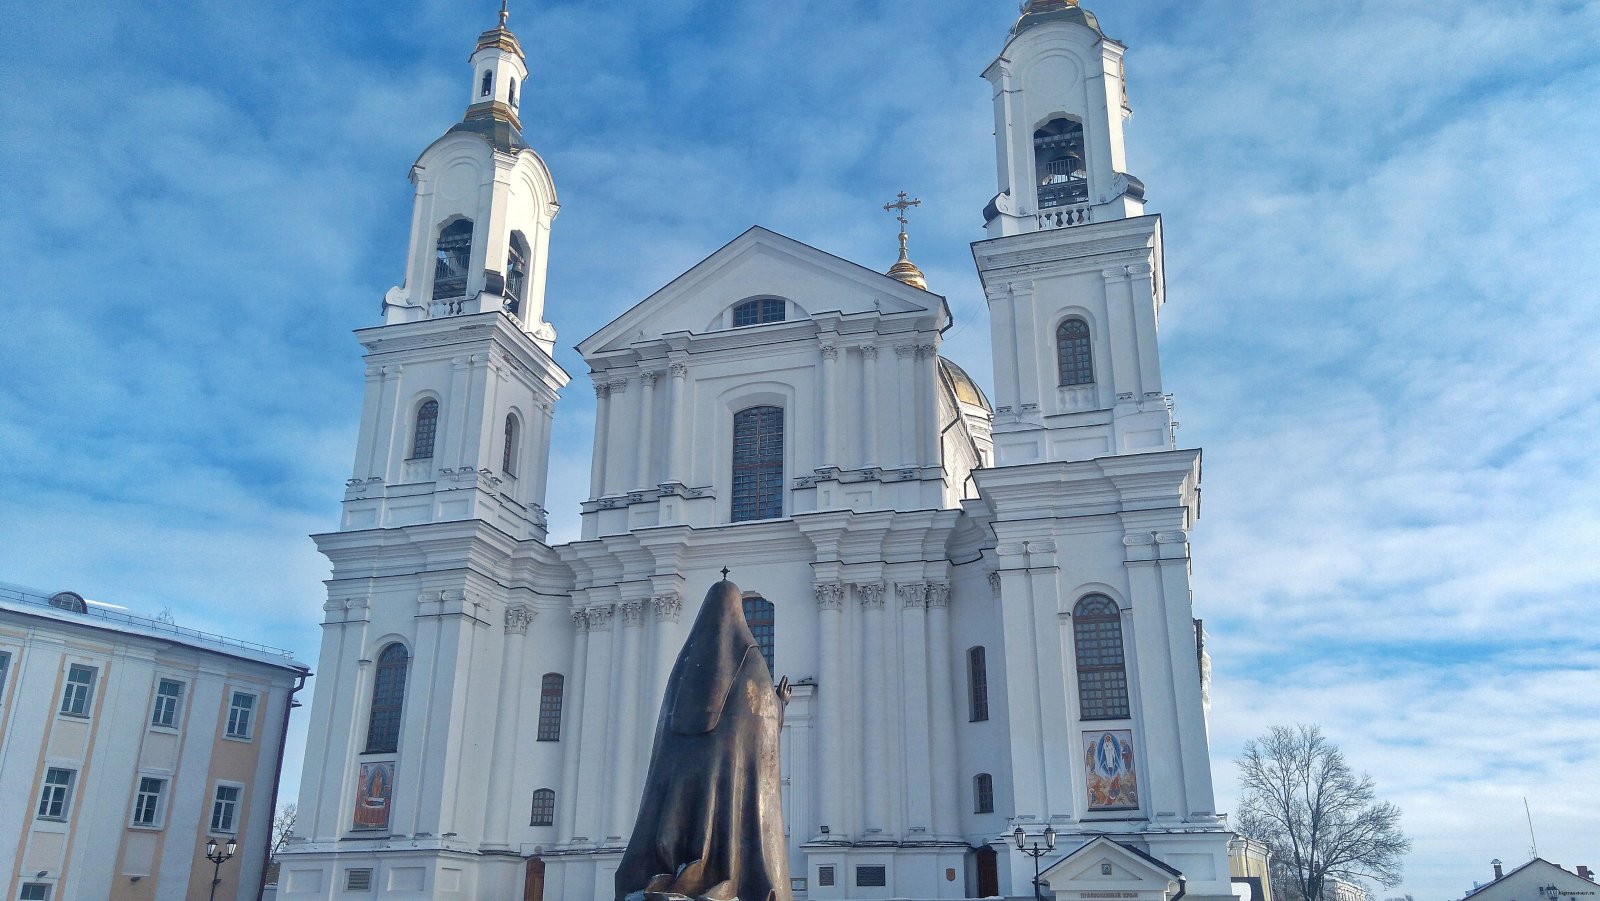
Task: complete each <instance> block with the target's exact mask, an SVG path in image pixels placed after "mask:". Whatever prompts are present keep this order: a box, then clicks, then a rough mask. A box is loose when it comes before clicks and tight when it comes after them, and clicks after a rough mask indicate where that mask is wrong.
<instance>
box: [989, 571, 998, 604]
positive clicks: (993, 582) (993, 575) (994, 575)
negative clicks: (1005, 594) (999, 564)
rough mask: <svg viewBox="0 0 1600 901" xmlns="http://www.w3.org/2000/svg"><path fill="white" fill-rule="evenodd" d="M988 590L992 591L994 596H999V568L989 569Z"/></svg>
mask: <svg viewBox="0 0 1600 901" xmlns="http://www.w3.org/2000/svg"><path fill="white" fill-rule="evenodd" d="M989 590H990V591H992V592H994V596H995V597H997V598H998V597H999V596H1000V570H998V569H991V570H989Z"/></svg>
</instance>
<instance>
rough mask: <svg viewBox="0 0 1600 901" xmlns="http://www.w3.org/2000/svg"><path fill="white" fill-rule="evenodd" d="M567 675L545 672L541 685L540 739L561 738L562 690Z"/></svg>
mask: <svg viewBox="0 0 1600 901" xmlns="http://www.w3.org/2000/svg"><path fill="white" fill-rule="evenodd" d="M566 681H567V680H566V677H564V676H562V675H561V674H560V673H545V674H544V680H543V681H542V682H541V683H540V686H539V736H538V740H539V741H560V740H561V692H562V690H563V689H564V688H565V686H566Z"/></svg>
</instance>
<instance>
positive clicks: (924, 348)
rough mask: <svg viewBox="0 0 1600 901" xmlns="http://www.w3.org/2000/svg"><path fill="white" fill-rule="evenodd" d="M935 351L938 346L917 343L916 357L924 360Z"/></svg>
mask: <svg viewBox="0 0 1600 901" xmlns="http://www.w3.org/2000/svg"><path fill="white" fill-rule="evenodd" d="M937 351H938V348H937V347H934V346H933V345H932V344H919V345H917V359H919V360H926V359H928V358H929V357H931V356H933V355H934V354H935V353H936V352H937Z"/></svg>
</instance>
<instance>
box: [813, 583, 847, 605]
mask: <svg viewBox="0 0 1600 901" xmlns="http://www.w3.org/2000/svg"><path fill="white" fill-rule="evenodd" d="M811 591H812V593H813V594H815V595H816V598H817V609H818V610H839V609H841V608H843V607H844V585H842V584H840V583H838V582H813V583H811Z"/></svg>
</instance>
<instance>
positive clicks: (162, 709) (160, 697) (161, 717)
mask: <svg viewBox="0 0 1600 901" xmlns="http://www.w3.org/2000/svg"><path fill="white" fill-rule="evenodd" d="M182 705H183V683H182V682H179V681H178V680H177V679H162V680H161V681H160V682H159V683H157V684H156V706H155V710H153V711H151V713H150V725H152V726H162V727H164V728H167V729H175V728H177V725H178V712H179V710H180V709H181V707H182Z"/></svg>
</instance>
